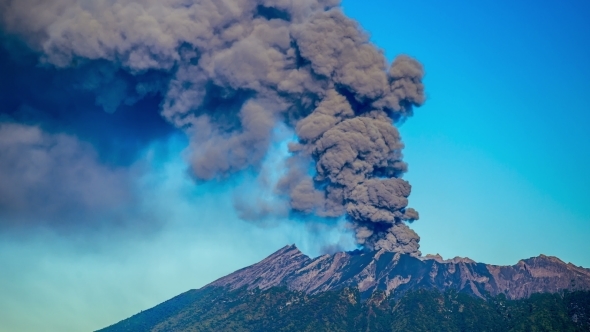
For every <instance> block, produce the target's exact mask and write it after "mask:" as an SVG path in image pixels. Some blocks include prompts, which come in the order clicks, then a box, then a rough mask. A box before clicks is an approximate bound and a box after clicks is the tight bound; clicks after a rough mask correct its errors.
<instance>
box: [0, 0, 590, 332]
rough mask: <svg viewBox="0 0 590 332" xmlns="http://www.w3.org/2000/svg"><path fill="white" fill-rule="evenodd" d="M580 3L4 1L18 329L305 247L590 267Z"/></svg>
mask: <svg viewBox="0 0 590 332" xmlns="http://www.w3.org/2000/svg"><path fill="white" fill-rule="evenodd" d="M588 17H590V5H589V4H587V3H586V2H583V1H567V2H557V1H544V2H532V1H524V2H519V3H518V4H515V3H513V2H510V1H495V2H478V3H468V2H461V3H459V2H455V3H443V2H437V1H416V2H401V1H385V0H375V1H369V2H359V1H352V0H344V1H342V2H341V3H340V2H339V1H338V0H305V1H300V2H294V1H288V0H264V1H263V0H227V1H221V2H217V1H213V0H190V1H186V0H184V1H181V0H166V1H156V0H153V1H152V0H148V1H143V2H136V1H131V0H114V1H107V0H104V1H102V0H101V1H85V0H49V1H40V0H21V1H14V0H0V29H1V30H0V73H1V74H0V265H1V266H2V272H1V273H0V293H2V294H3V295H2V297H0V322H2V324H0V331H41V330H43V331H82V330H85V331H88V330H96V329H99V328H102V327H105V326H107V325H110V324H112V323H115V322H117V321H119V320H121V319H124V318H126V317H129V316H131V315H133V314H135V313H137V312H139V311H141V310H145V309H147V308H150V307H152V306H154V305H156V304H158V303H160V302H162V301H164V300H167V299H169V298H171V297H173V296H175V295H177V294H179V293H182V292H184V291H187V290H189V289H193V288H199V287H202V286H204V285H206V284H208V283H210V282H212V281H214V280H215V279H217V278H219V277H222V276H224V275H226V274H228V273H230V272H232V271H234V270H237V269H239V268H242V267H245V266H247V265H249V264H252V263H254V262H257V261H259V260H260V259H262V258H264V257H266V256H267V255H269V254H271V253H272V252H274V251H275V250H277V249H279V248H281V247H283V246H285V245H287V244H295V245H297V247H298V248H300V249H301V251H303V252H304V253H305V254H307V255H309V256H311V257H315V256H318V255H321V254H324V253H333V252H336V251H341V250H353V249H357V248H365V249H375V250H377V249H386V250H388V251H394V252H400V253H406V254H409V255H412V256H420V255H425V254H436V253H439V254H440V255H442V256H443V257H444V258H452V257H455V256H462V257H470V258H471V259H473V260H475V261H478V262H485V263H488V264H498V265H511V264H515V263H516V262H517V261H518V260H519V259H523V258H528V257H531V256H536V255H539V254H545V255H552V256H557V257H559V258H560V259H562V260H564V261H566V262H571V263H573V264H575V265H581V266H584V267H590V255H589V254H588V253H589V252H590V242H589V239H590V194H588V192H587V190H588V188H589V187H590V175H588V172H587V170H588V169H590V144H589V142H590V130H588V126H589V125H590V114H589V112H588V111H590V109H589V108H590V106H589V105H590V94H589V93H588V91H590V83H589V82H590V81H589V80H588V77H590V62H588V59H590V22H589V21H588V19H587V18H588Z"/></svg>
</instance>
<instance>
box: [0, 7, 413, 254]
mask: <svg viewBox="0 0 590 332" xmlns="http://www.w3.org/2000/svg"><path fill="white" fill-rule="evenodd" d="M0 12H1V13H2V14H1V15H0V17H1V23H2V26H3V29H4V30H5V31H6V32H7V33H9V34H12V35H16V36H20V38H22V40H24V41H25V42H26V43H27V44H28V45H29V46H30V48H31V49H33V50H35V51H36V52H38V54H39V59H40V60H39V61H40V62H41V63H42V64H43V65H44V66H49V67H52V68H54V69H53V70H56V71H72V72H77V71H80V70H83V69H85V68H94V72H92V71H91V72H90V73H94V74H93V75H87V76H86V78H85V79H84V80H83V81H82V83H81V85H82V87H83V90H85V91H87V92H89V93H92V94H93V96H94V102H95V105H97V106H100V107H102V108H103V109H104V110H105V111H106V112H110V113H113V112H114V113H115V114H116V113H119V112H121V111H124V110H122V108H124V107H125V105H136V104H138V103H140V102H141V100H142V99H144V98H149V97H150V96H159V98H161V102H160V103H159V113H160V114H161V116H162V117H163V118H164V119H165V120H166V121H168V122H169V123H170V124H171V125H173V126H174V127H175V128H177V129H179V130H182V131H183V132H184V133H186V135H187V137H188V138H189V140H190V145H189V147H188V149H187V153H188V160H189V161H190V165H191V170H192V173H193V175H194V177H195V178H196V179H198V180H201V181H207V180H213V179H217V180H218V179H224V178H226V177H228V176H231V175H232V174H235V173H237V172H240V171H243V170H247V169H250V170H255V171H260V169H261V165H262V162H263V160H264V157H265V156H266V155H267V152H268V150H269V147H270V144H271V143H272V139H273V129H274V128H276V127H277V125H278V124H279V123H283V124H285V125H286V126H288V127H290V128H292V129H293V130H294V132H295V133H296V135H297V137H298V141H297V142H293V144H291V146H290V151H291V156H290V157H289V160H288V162H287V164H288V167H287V169H286V172H285V175H284V176H283V178H282V179H281V180H279V182H278V184H277V186H276V188H274V192H275V194H276V195H278V196H280V197H285V198H286V199H287V201H288V204H289V208H290V210H291V211H292V212H293V213H297V214H302V215H306V214H313V215H317V216H320V217H327V218H337V217H341V216H346V217H347V218H348V220H349V222H350V223H351V224H352V225H353V227H354V229H355V231H356V238H357V242H358V243H359V244H361V245H363V246H365V247H367V248H370V249H385V250H390V251H399V252H406V253H410V254H414V255H419V254H420V252H419V250H418V247H419V245H418V242H419V237H418V236H417V234H416V233H414V232H413V231H411V230H410V229H409V228H408V226H407V225H406V224H405V223H404V222H405V221H414V220H417V219H418V213H417V212H416V211H415V210H413V209H411V208H408V196H409V195H410V191H411V186H410V185H409V183H408V182H406V181H404V180H402V179H401V176H402V175H403V173H404V172H405V171H406V170H407V166H406V164H405V163H404V162H403V160H402V152H401V151H402V149H403V143H402V141H401V138H400V135H399V132H398V131H397V129H396V128H395V126H394V124H395V123H396V122H399V121H403V120H405V119H406V118H407V117H409V116H411V115H412V114H413V107H415V106H420V105H422V103H423V102H424V87H423V85H422V76H423V74H424V73H423V68H422V66H421V65H420V63H419V62H417V61H416V60H414V59H412V58H410V57H408V56H404V55H401V56H398V57H397V58H396V59H395V60H394V61H393V63H392V64H391V65H387V63H386V60H385V57H384V55H383V53H382V51H381V50H379V49H378V48H376V47H375V45H373V44H371V43H370V41H369V38H368V36H367V34H366V33H364V32H363V31H362V30H361V29H360V27H359V26H358V24H357V23H356V22H354V21H353V20H351V19H349V18H347V17H346V16H345V15H344V14H343V12H342V11H341V9H340V8H339V1H337V0H304V1H290V0H228V1H214V0H192V1H191V0H164V1H162V0H159V1H157V0H147V1H143V2H141V3H138V2H135V1H131V0H118V1H106V0H97V1H92V2H89V1H82V0H46V1H40V0H19V1H14V0H0ZM99 64H101V65H102V66H103V67H97V66H98V65H99ZM85 70H86V69H85ZM137 121H138V122H139V121H141V116H138V117H137ZM310 164H311V165H314V168H315V171H314V172H313V173H314V174H311V175H310V172H309V165H310ZM242 205H243V204H242ZM238 207H240V206H238ZM262 210H264V211H265V212H264V213H262V214H268V213H271V212H272V210H273V209H272V208H271V207H266V206H265V207H263V208H262ZM276 210H277V211H283V209H281V208H280V207H279V208H277V209H276ZM269 211H270V212H269ZM243 214H244V215H249V216H255V215H257V214H256V213H254V214H252V213H248V212H244V213H243Z"/></svg>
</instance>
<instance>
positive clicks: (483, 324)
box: [101, 288, 590, 332]
mask: <svg viewBox="0 0 590 332" xmlns="http://www.w3.org/2000/svg"><path fill="white" fill-rule="evenodd" d="M119 331H133V332H141V331H161V332H164V331H186V332H189V331H191V332H192V331H284V332H287V331H445V332H446V331H482V332H483V331H531V332H535V331H560V332H561V331H590V292H574V293H568V292H565V293H562V294H536V295H533V296H532V297H530V298H529V299H524V300H507V299H506V298H505V297H504V296H503V295H501V296H499V297H495V298H490V299H488V300H487V301H486V300H482V299H480V298H476V297H473V296H470V295H467V294H462V293H457V292H454V291H450V292H445V293H440V292H438V291H432V290H419V291H415V292H411V293H407V294H405V295H404V296H403V297H402V298H401V299H399V300H395V299H393V298H391V297H387V296H385V294H384V293H380V292H376V293H374V294H373V296H372V297H371V298H369V299H368V300H367V301H364V302H362V303H361V301H360V294H359V292H358V291H357V290H356V289H343V290H341V291H339V292H324V293H320V294H318V295H313V296H310V295H306V294H304V293H300V292H293V291H289V290H287V289H285V288H272V289H269V290H266V291H259V290H255V291H252V290H250V291H249V290H245V289H241V290H237V291H233V292H226V291H224V290H223V289H220V288H210V289H206V290H199V291H194V290H193V291H189V292H187V293H184V294H181V295H179V296H177V297H175V298H173V299H171V300H169V301H167V302H164V303H162V304H160V305H158V306H156V307H154V308H152V309H150V310H147V311H144V312H142V313H140V314H137V315H135V316H133V317H131V318H129V319H127V320H124V321H122V322H120V323H118V324H115V325H113V326H111V327H108V328H106V329H103V330H101V332H119Z"/></svg>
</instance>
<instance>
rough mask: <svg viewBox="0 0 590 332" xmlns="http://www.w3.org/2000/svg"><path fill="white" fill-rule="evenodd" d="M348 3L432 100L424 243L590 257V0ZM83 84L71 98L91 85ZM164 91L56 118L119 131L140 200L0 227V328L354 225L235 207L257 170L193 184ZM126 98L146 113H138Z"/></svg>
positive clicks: (91, 316) (420, 112) (105, 310)
mask: <svg viewBox="0 0 590 332" xmlns="http://www.w3.org/2000/svg"><path fill="white" fill-rule="evenodd" d="M343 7H344V10H345V12H346V14H347V15H349V16H351V17H353V18H354V19H356V20H358V21H359V23H360V25H361V26H362V27H363V28H364V29H365V30H366V31H367V32H368V33H369V34H370V35H371V36H372V40H373V42H374V43H375V44H377V45H378V46H379V47H380V48H382V49H383V50H384V52H385V54H386V56H387V58H388V59H390V60H392V59H393V58H394V57H395V55H397V54H400V53H405V54H409V55H411V56H414V57H415V58H417V59H418V60H419V61H420V62H422V63H423V64H424V67H425V69H426V78H425V85H426V92H427V96H428V99H427V102H426V104H425V105H424V106H423V107H421V108H419V109H417V110H416V112H415V116H414V117H412V118H410V119H409V120H408V121H407V122H406V123H404V124H403V126H401V129H400V131H401V134H402V136H403V139H404V142H405V144H406V148H405V150H404V155H405V160H406V161H407V162H408V163H409V172H408V173H407V174H406V177H405V178H406V179H408V180H409V181H410V183H411V184H412V186H413V191H412V195H411V196H410V204H411V206H412V207H414V208H416V209H417V210H418V211H419V212H420V215H421V218H420V220H419V221H417V222H415V223H414V224H413V226H412V227H413V229H415V230H416V231H417V232H418V234H419V235H420V236H421V250H422V252H423V253H424V254H427V253H440V254H441V255H442V256H443V257H445V258H450V257H454V256H468V257H470V258H472V259H474V260H476V261H481V262H486V263H492V264H515V263H516V262H517V261H518V260H519V259H521V258H528V257H531V256H536V255H539V254H541V253H543V254H546V255H554V256H558V257H560V258H561V259H562V260H564V261H566V262H572V263H574V264H576V265H582V266H584V267H590V194H589V193H588V188H590V175H589V173H588V170H589V169H590V144H589V143H590V130H589V127H590V114H589V111H590V80H589V79H588V78H589V77H590V61H589V60H590V19H588V18H590V2H587V1H561V2H558V1H530V0H527V1H504V0H503V1H487V0H486V1H434V0H431V1H421V0H416V1H394V0H371V1H358V0H344V1H343ZM0 60H6V59H5V58H1V59H0ZM7 63H8V62H7ZM9 64H10V63H9ZM0 65H1V63H0ZM6 66H7V65H5V67H6ZM26 70H27V71H26V72H25V74H24V75H19V79H22V80H24V81H26V80H29V81H34V82H32V83H34V84H30V85H27V87H29V88H30V89H31V91H33V93H32V95H33V97H35V96H36V95H35V94H34V92H38V91H45V90H47V89H46V87H47V86H48V85H49V83H51V82H52V81H51V80H50V78H51V77H49V78H47V77H45V78H44V76H41V77H40V78H39V79H38V80H37V79H35V80H30V79H29V75H28V74H26V73H29V72H32V73H34V72H35V70H37V69H31V68H26ZM15 72H18V71H15ZM107 74H108V73H107ZM107 76H108V75H107ZM30 77H33V76H30ZM0 78H2V77H0ZM13 83H14V82H13V81H12V80H6V79H4V80H2V79H0V87H1V88H2V89H0V97H6V96H9V97H11V96H12V95H13V92H11V91H12V90H11V88H12V86H13V85H17V84H16V83H14V84H13ZM29 83H31V82H29ZM44 89H45V90H44ZM6 91H8V92H6ZM47 91H49V92H47V93H48V94H51V91H52V90H47ZM60 91H61V90H60ZM1 92H3V93H4V95H3V94H2V93H1ZM21 92H22V91H21ZM69 92H70V91H69V90H67V91H66V93H69ZM22 93H23V95H24V96H25V97H23V98H24V99H27V102H28V103H29V104H34V101H35V100H34V98H32V97H31V98H29V95H27V93H29V92H27V91H25V92H22ZM61 93H63V91H62V92H61ZM14 94H16V93H14ZM46 97H47V96H45V97H43V96H42V97H39V100H40V102H38V105H37V107H44V106H46V107H47V108H49V109H51V107H52V106H51V105H49V106H47V105H44V103H46V102H47V103H49V104H50V103H52V102H56V101H55V100H53V99H52V98H46ZM78 98H81V99H83V100H80V101H78V100H76V99H75V98H74V97H72V100H69V99H68V100H67V101H68V102H71V105H70V104H68V107H70V106H71V107H72V109H74V108H75V106H76V103H77V102H79V103H80V104H82V105H86V104H84V103H88V101H87V100H86V99H84V98H86V97H84V96H82V97H80V96H78ZM0 99H1V98H0ZM8 99H9V98H7V100H8ZM54 99H59V100H58V101H57V103H61V102H64V100H62V99H60V98H58V97H55V98H54ZM158 102H159V101H155V102H154V101H150V100H147V101H145V103H144V104H138V105H139V106H138V107H134V108H132V109H129V110H126V111H127V112H119V111H117V112H116V113H115V114H114V115H113V117H119V120H118V121H119V122H116V121H114V122H115V123H118V124H122V127H123V128H124V129H125V130H118V129H117V128H116V127H113V126H107V124H109V123H112V122H113V121H112V119H110V120H105V118H106V116H105V115H104V114H103V112H102V110H91V111H89V112H88V113H84V114H83V113H75V116H73V117H71V118H68V120H69V121H71V123H70V122H68V123H65V124H60V125H64V126H65V127H64V128H65V129H69V127H68V126H75V125H80V123H82V124H83V125H84V126H82V127H80V128H82V129H81V132H79V133H77V134H78V136H79V137H82V138H84V137H85V135H86V136H91V137H97V138H98V139H99V141H101V142H105V143H104V144H105V145H107V146H108V145H109V144H111V143H112V142H131V143H129V145H130V147H127V146H125V147H122V148H121V149H120V151H119V150H117V151H119V152H120V153H119V154H114V157H112V158H113V159H115V160H119V159H121V156H123V157H127V158H129V159H133V160H138V161H139V162H138V164H139V165H138V167H137V168H133V167H131V170H132V171H136V170H138V169H139V168H141V170H143V171H144V173H141V174H143V175H142V176H141V178H140V181H139V184H138V185H137V189H138V191H139V192H140V195H138V196H139V197H140V201H139V202H138V204H137V209H138V210H139V211H140V212H143V213H138V214H137V215H138V216H139V217H136V218H137V219H138V220H133V221H132V222H130V223H129V224H125V225H124V226H121V228H117V229H115V231H113V230H109V231H102V230H101V229H99V228H98V229H96V231H95V232H94V230H93V232H90V233H91V234H90V235H89V234H87V233H76V232H72V233H67V234H63V233H59V232H57V233H56V232H54V231H53V230H51V228H49V229H34V230H33V229H32V228H31V229H27V230H26V231H25V232H22V233H18V232H10V231H2V232H0V266H1V267H2V272H0V294H2V296H1V297H0V322H2V323H0V332H3V331H40V330H49V331H51V330H55V331H81V330H91V329H97V328H101V327H104V326H106V325H109V324H112V323H114V322H116V321H118V320H121V319H124V318H126V317H129V316H130V315H133V314H135V313H137V312H139V311H140V310H143V309H147V308H149V307H152V306H154V305H155V304H157V303H160V302H162V301H165V300H167V299H169V298H171V297H173V296H175V295H177V294H179V293H181V292H184V291H186V290H188V289H191V288H198V287H201V286H203V285H205V284H207V283H209V282H211V281H213V280H214V279H216V278H218V277H221V276H223V275H226V274H228V273H230V272H232V271H234V270H236V269H239V268H242V267H244V266H246V265H249V264H252V263H255V262H257V261H259V260H260V259H262V258H264V257H265V256H267V255H268V254H270V253H272V252H273V251H274V250H277V249H278V248H280V247H282V246H284V245H287V244H291V243H296V244H297V245H298V247H299V248H301V249H302V250H303V251H304V252H306V253H308V254H310V255H316V254H318V253H319V251H320V246H321V245H322V243H324V242H325V240H326V239H330V240H332V241H333V242H337V241H339V240H342V239H343V238H347V239H350V238H351V237H350V236H351V235H350V234H341V233H339V232H338V231H337V230H334V229H333V228H329V227H327V228H321V227H320V228H315V229H310V228H309V225H305V224H303V223H301V222H297V221H281V222H277V223H273V222H269V223H267V224H263V225H260V224H252V223H248V222H244V221H242V220H240V219H239V218H238V216H237V214H236V212H235V211H234V209H233V202H234V198H235V197H236V195H249V196H256V194H253V193H252V192H248V190H249V188H250V187H251V186H250V185H249V184H251V183H252V181H255V179H253V178H249V177H248V175H243V176H241V177H238V178H236V179H233V180H231V181H229V182H227V183H224V184H218V183H208V184H202V183H199V184H198V185H195V182H194V181H192V180H191V179H190V178H189V177H188V176H187V175H186V167H187V165H186V163H185V161H184V159H183V158H182V155H181V151H182V150H183V148H185V147H186V141H185V140H183V139H182V138H179V136H177V135H174V134H171V131H172V130H171V128H169V127H167V124H166V123H165V122H164V121H163V120H162V119H161V118H160V117H159V116H158V113H157V108H158ZM93 103H94V101H93V100H90V104H93ZM6 105H7V103H5V104H3V106H4V107H5V108H9V107H10V105H8V106H6ZM33 106H36V105H33ZM14 107H15V109H16V108H18V111H19V112H21V111H22V112H24V113H27V109H23V108H20V106H19V104H18V103H15V104H14ZM150 107H151V113H150V112H148V111H150ZM138 114H141V116H142V120H143V121H144V122H146V123H151V126H150V127H149V128H150V130H149V131H146V130H144V129H145V127H141V126H134V125H136V121H134V119H135V118H136V116H138ZM146 114H148V115H146ZM149 114H151V115H149ZM25 115H26V114H25ZM109 116H110V115H109ZM0 120H2V119H0ZM109 121H111V122H109ZM142 125H145V123H144V124H142ZM60 128H61V127H60ZM89 128H90V129H92V128H94V130H95V131H96V133H94V132H90V133H89V132H88V131H91V130H88V129H89ZM105 128H108V129H105ZM142 128H143V129H142ZM62 129H63V128H62ZM119 129H120V128H119ZM132 129H133V130H132ZM151 133H156V134H154V137H152V136H150V134H151ZM142 135H145V136H146V137H143V136H142ZM111 140H112V142H111ZM136 141H137V142H136ZM68 142H69V141H68ZM90 143H92V141H90ZM136 145H138V146H140V148H137V147H136ZM84 147H85V146H82V147H79V148H78V149H79V150H80V151H82V152H83V151H86V150H84ZM127 148H129V150H127ZM276 148H277V149H280V147H276ZM97 149H98V148H97ZM128 151H135V152H136V151H139V152H137V155H135V154H132V153H128ZM74 152H76V151H74ZM274 152H276V151H274ZM274 155H275V156H276V155H279V154H277V153H275V154H274ZM68 156H69V155H68V154H66V155H65V157H68ZM106 159H109V158H106ZM122 159H125V158H122ZM270 159H272V158H270ZM133 160H132V161H133ZM269 162H270V163H272V162H273V161H272V160H270V161H269ZM88 164H89V165H91V166H92V163H91V162H88V161H86V160H85V161H84V162H81V163H80V164H75V165H81V166H87V165H88ZM129 164H130V165H131V164H132V163H131V162H129ZM133 165H134V167H135V166H136V164H133ZM58 166H59V165H58ZM271 166H272V165H271ZM101 169H102V168H101ZM104 172H106V173H107V174H108V172H107V171H104ZM98 174H102V173H98ZM101 181H102V180H100V181H97V183H98V184H101ZM48 197H49V196H48ZM99 197H102V196H99ZM103 198H104V197H103ZM107 198H108V197H107ZM133 212H136V211H133ZM145 212H147V213H145ZM142 218H146V219H150V220H143V219H142ZM152 219H153V220H157V221H160V223H155V225H156V226H153V224H154V223H151V221H152ZM146 225H147V226H146ZM150 225H152V226H150ZM150 227H153V228H155V229H153V228H150Z"/></svg>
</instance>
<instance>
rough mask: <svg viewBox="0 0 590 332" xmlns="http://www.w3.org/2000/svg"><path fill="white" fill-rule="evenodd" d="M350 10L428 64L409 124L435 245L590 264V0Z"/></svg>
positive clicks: (369, 5)
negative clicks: (422, 99) (420, 102)
mask: <svg viewBox="0 0 590 332" xmlns="http://www.w3.org/2000/svg"><path fill="white" fill-rule="evenodd" d="M343 7H344V10H345V12H346V13H347V15H348V16H351V17H353V18H355V19H356V20H358V21H359V22H360V24H361V25H362V26H363V28H364V29H365V30H366V31H368V32H369V33H370V35H371V36H372V40H373V41H374V42H375V43H376V44H377V45H378V46H379V47H381V48H382V49H383V50H384V51H385V53H386V55H387V57H388V58H389V59H392V58H393V57H394V56H395V55H396V54H399V53H406V54H409V55H412V56H414V57H416V58H417V59H419V60H420V61H421V62H422V63H423V64H424V66H425V69H426V79H425V84H426V90H427V96H428V100H427V103H426V104H425V106H423V107H422V108H420V109H418V110H417V111H416V115H415V116H414V117H413V118H411V119H409V120H408V121H407V122H406V123H405V124H404V125H403V126H402V127H401V133H402V136H403V138H404V141H405V143H406V148H405V159H406V161H407V162H408V163H409V165H410V171H409V173H408V174H407V175H406V179H408V180H409V181H410V182H411V183H412V185H413V192H412V196H411V197H410V202H411V205H412V206H414V207H416V208H417V209H418V210H419V212H420V213H421V220H420V221H418V222H416V223H415V224H414V229H415V230H416V231H417V232H418V233H419V234H420V236H421V237H422V240H421V244H422V247H421V249H422V251H423V252H424V253H434V252H439V253H440V254H442V255H443V257H450V256H455V255H461V256H469V257H472V258H473V259H476V260H479V261H485V262H489V263H496V264H511V263H513V262H515V261H517V260H518V258H523V257H529V256H534V255H538V254H541V253H543V254H547V255H555V256H559V257H560V258H562V259H563V260H565V261H571V262H573V263H574V264H577V265H583V266H586V267H588V266H590V193H589V191H588V190H589V188H590V174H589V173H588V170H589V169H590V128H589V127H590V92H589V91H590V80H589V79H588V78H589V77H590V20H589V19H588V17H590V3H588V2H586V1H516V2H514V1H477V2H469V1H460V2H459V1H391V0H374V1H363V2H360V1H352V0H345V1H344V2H343Z"/></svg>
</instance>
